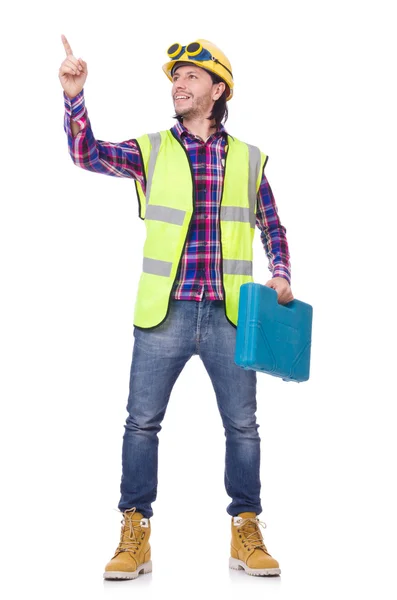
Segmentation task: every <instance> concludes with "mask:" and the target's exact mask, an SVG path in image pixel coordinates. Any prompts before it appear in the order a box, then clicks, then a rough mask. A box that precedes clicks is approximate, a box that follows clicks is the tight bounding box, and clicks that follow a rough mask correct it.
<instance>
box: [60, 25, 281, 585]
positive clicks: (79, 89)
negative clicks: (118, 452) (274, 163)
mask: <svg viewBox="0 0 397 600" xmlns="http://www.w3.org/2000/svg"><path fill="white" fill-rule="evenodd" d="M62 41H63V44H64V48H65V50H66V59H65V60H64V61H63V63H62V65H61V68H60V70H59V78H60V81H61V84H62V87H63V90H64V102H65V121H64V127H65V131H66V133H67V135H68V145H69V151H70V155H71V157H72V160H73V162H74V163H75V164H76V165H78V166H80V167H82V168H83V169H87V170H90V171H94V172H97V173H104V174H106V175H112V176H116V177H130V178H132V179H134V181H135V185H136V191H137V195H138V204H139V216H140V218H141V219H143V220H144V221H145V225H146V228H147V237H146V242H145V245H144V249H143V270H142V274H141V278H140V281H139V286H138V293H137V298H136V303H135V314H134V338H135V340H134V348H133V356H132V364H131V373H130V391H129V397H128V403H127V411H128V418H127V420H126V424H125V434H124V438H123V448H122V477H121V486H120V491H121V498H120V501H119V504H118V509H119V510H120V512H122V513H123V520H122V521H121V523H122V528H121V537H120V543H119V545H118V547H117V549H116V551H115V554H114V556H113V557H112V559H111V560H110V561H109V562H108V564H107V565H106V567H105V573H104V577H105V578H106V579H133V578H136V577H138V575H139V574H140V573H147V572H150V571H151V569H152V562H151V549H150V544H149V537H150V532H151V524H150V518H151V517H152V516H153V509H152V503H153V502H154V500H155V499H156V495H157V465H158V442H159V440H158V432H159V431H160V429H161V422H162V420H163V418H164V415H165V411H166V408H167V404H168V400H169V397H170V394H171V391H172V388H173V386H174V384H175V381H176V380H177V378H178V376H179V374H180V373H181V371H182V369H183V367H184V365H185V364H186V362H187V361H188V360H189V359H190V358H191V357H192V356H193V355H194V354H197V355H199V356H200V358H201V360H202V361H203V363H204V366H205V368H206V370H207V372H208V374H209V376H210V378H211V381H212V384H213V387H214V391H215V394H216V399H217V404H218V408H219V411H220V415H221V417H222V422H223V425H224V429H225V435H226V455H225V488H226V492H227V493H228V495H229V496H230V497H231V498H232V502H231V503H230V504H229V505H228V506H227V509H226V510H227V513H228V514H229V515H230V516H231V556H230V558H229V566H230V567H231V568H234V569H239V568H243V569H244V570H245V572H246V573H248V574H251V575H278V574H279V573H280V568H279V563H278V562H277V560H275V559H274V558H273V557H272V556H271V555H270V554H269V552H268V551H267V548H266V546H265V544H264V541H263V537H262V533H261V531H260V528H259V525H260V524H261V521H259V519H258V518H257V515H258V514H260V513H261V511H262V506H261V500H260V488H261V482H260V437H259V435H258V431H257V430H258V427H259V425H258V424H257V422H256V415H255V412H256V408H257V405H256V372H255V371H253V370H245V369H242V368H241V367H239V366H237V365H236V364H235V362H234V352H235V341H236V325H237V311H238V297H239V296H238V295H239V289H240V286H241V285H242V284H243V283H245V282H249V281H253V279H252V240H253V234H254V230H255V224H256V225H257V226H258V228H259V229H260V230H261V240H262V242H263V245H264V248H265V251H266V253H267V256H268V259H269V269H270V270H271V271H272V279H270V280H269V281H268V282H267V283H266V285H268V286H270V287H272V288H274V289H275V290H276V291H277V294H278V301H279V302H280V303H282V304H286V303H288V302H290V301H291V300H293V295H292V292H291V288H290V279H291V271H290V262H289V250H288V243H287V239H286V229H285V228H284V227H283V226H282V225H281V223H280V220H279V217H278V211H277V207H276V204H275V201H274V197H273V194H272V191H271V188H270V186H269V184H268V182H267V179H266V176H265V174H264V167H265V164H266V161H267V156H266V155H265V154H263V153H262V152H261V151H260V150H259V149H258V148H256V147H254V146H250V145H248V144H245V143H244V142H241V141H240V140H237V139H236V138H234V137H233V136H231V135H229V134H228V133H227V132H226V129H225V127H224V125H223V124H222V121H226V119H227V113H228V110H227V105H226V103H227V101H229V100H230V99H231V98H232V96H233V88H234V82H233V74H232V67H231V65H230V62H229V60H228V59H227V57H226V56H225V55H224V54H223V52H221V50H220V49H219V48H217V47H216V46H215V45H214V44H212V43H211V42H209V41H208V40H204V39H199V40H196V41H195V42H192V43H191V44H188V45H187V46H181V45H180V44H173V45H172V46H170V48H169V49H168V56H169V61H168V62H167V63H166V64H165V65H163V70H164V72H165V74H166V75H167V77H168V78H169V79H170V81H171V82H172V99H173V102H174V107H175V118H176V119H177V123H176V124H175V125H174V126H173V127H172V128H171V129H170V130H166V131H161V132H158V133H155V134H149V135H143V136H141V137H140V138H137V139H130V140H127V141H125V142H122V143H119V144H115V143H111V142H104V141H102V140H96V139H95V138H94V135H93V132H92V129H91V124H90V121H89V118H88V113H87V109H86V107H85V103H84V93H83V86H84V83H85V80H86V78H87V74H88V71H87V63H86V62H85V61H83V60H82V59H77V58H75V57H74V56H73V54H72V50H71V48H70V45H69V43H68V42H67V40H66V38H65V36H62Z"/></svg>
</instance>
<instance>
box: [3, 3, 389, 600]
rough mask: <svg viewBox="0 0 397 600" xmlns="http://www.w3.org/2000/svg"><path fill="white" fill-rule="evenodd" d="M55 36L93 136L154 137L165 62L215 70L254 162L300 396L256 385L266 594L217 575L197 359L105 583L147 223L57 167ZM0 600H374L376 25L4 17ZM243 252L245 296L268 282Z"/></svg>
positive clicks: (294, 18) (213, 498) (76, 10)
mask: <svg viewBox="0 0 397 600" xmlns="http://www.w3.org/2000/svg"><path fill="white" fill-rule="evenodd" d="M62 33H64V34H65V35H66V36H67V38H68V40H69V42H70V44H71V46H72V50H73V53H74V54H75V56H76V57H82V58H83V59H84V60H85V61H87V63H88V79H87V82H86V84H85V88H84V89H85V98H86V105H87V109H88V113H89V116H90V119H91V123H92V127H93V131H94V135H95V136H96V137H97V138H98V139H102V140H108V141H113V142H120V141H123V140H126V139H130V138H133V137H137V136H139V135H141V134H143V133H147V132H151V131H157V130H159V129H166V128H168V127H172V125H173V124H174V123H175V121H174V120H173V119H172V115H173V114H174V113H173V105H172V101H171V93H170V92H171V84H170V82H169V81H168V79H167V78H166V77H165V75H164V73H163V72H162V70H161V66H162V64H163V63H164V62H166V60H167V55H166V49H167V47H168V46H169V45H170V44H171V43H173V42H176V41H179V42H180V43H182V44H187V43H188V42H190V41H192V40H194V39H196V38H198V37H203V38H206V39H209V40H211V41H213V42H214V43H215V44H217V45H218V46H219V47H220V48H222V50H223V51H224V52H225V54H226V55H227V56H228V57H229V59H230V61H231V64H232V68H233V73H234V77H235V96H234V98H233V99H232V100H231V102H230V103H229V110H230V116H229V120H228V122H227V123H226V127H227V130H228V131H229V132H230V133H231V134H232V135H235V136H237V137H239V138H241V139H243V140H244V141H247V142H249V143H251V144H256V145H259V146H260V147H261V149H262V150H263V152H265V153H266V154H268V155H269V162H268V164H267V167H266V173H267V176H268V179H269V182H270V184H271V186H272V189H273V192H274V195H275V198H276V202H277V205H278V209H279V215H280V218H281V221H282V223H283V224H284V225H285V227H286V229H287V238H288V242H289V246H290V252H291V263H292V291H293V293H294V296H295V298H298V299H300V300H303V301H305V302H308V303H310V304H312V305H313V310H314V313H313V338H312V360H311V377H310V379H309V381H307V382H304V383H300V384H296V383H286V382H283V381H282V380H281V379H277V378H272V377H271V376H268V375H265V374H258V411H257V419H258V423H259V424H260V428H259V433H260V436H261V439H262V442H261V449H262V454H261V456H262V462H261V480H262V504H263V512H262V513H261V515H260V519H261V520H262V521H264V522H266V523H267V528H266V529H265V530H262V531H263V534H264V539H265V542H266V544H267V546H268V549H269V551H270V553H271V554H272V555H273V556H274V557H275V558H277V560H278V561H279V562H280V567H281V571H282V574H281V577H280V578H263V577H262V578H257V577H249V576H247V575H246V574H245V573H244V572H243V571H239V572H237V571H231V570H230V569H229V568H228V558H229V547H230V517H229V515H228V514H227V513H226V506H227V505H228V504H229V503H230V501H231V499H230V498H229V497H228V496H227V495H226V492H225V489H224V484H223V470H224V446H225V438H224V431H223V427H222V424H221V419H220V415H219V413H218V410H217V406H216V400H215V394H214V391H213V389H212V386H211V383H210V380H209V377H208V375H207V373H206V371H205V369H204V366H203V364H202V363H201V362H200V359H199V357H198V356H195V357H193V358H192V359H191V360H190V362H189V363H188V364H187V365H186V367H185V369H184V370H183V372H182V374H181V375H180V377H179V379H178V380H177V383H176V385H175V387H174V390H173V392H172V395H171V399H170V403H169V406H168V410H167V413H166V416H165V419H164V421H163V428H162V431H161V432H160V434H159V439H160V447H159V485H158V497H157V500H156V502H155V503H154V505H153V511H154V516H153V517H152V519H151V522H152V537H151V545H152V561H153V572H152V574H148V575H143V576H140V577H139V579H137V580H135V581H130V582H104V581H103V580H102V573H103V569H104V566H105V564H106V563H107V562H108V561H109V560H110V558H111V557H112V555H113V552H114V550H115V548H116V546H117V544H118V541H119V534H120V520H121V516H120V513H118V512H117V503H118V501H119V486H120V477H121V447H122V435H123V432H124V422H125V418H126V416H127V412H126V402H127V396H128V382H129V369H130V361H131V354H132V346H133V318H132V317H133V308H134V301H135V294H136V289H137V283H138V279H139V275H140V271H141V263H142V246H143V242H144V237H145V227H144V223H143V222H142V221H140V220H139V218H138V204H137V199H136V195H135V190H134V184H133V182H132V180H128V179H118V178H114V177H106V176H104V175H99V174H95V173H90V172H88V171H84V170H82V169H79V168H77V167H75V166H74V165H73V163H72V161H71V159H70V157H69V154H68V148H67V139H66V135H65V133H64V130H63V111H64V108H63V95H62V88H61V85H60V82H59V79H58V69H59V66H60V64H61V62H62V61H63V60H64V57H65V53H64V49H63V45H62V42H61V34H62ZM0 37H1V58H2V60H1V82H2V94H1V103H2V106H1V115H2V119H1V153H2V156H1V167H2V170H1V180H0V181H1V188H2V189H1V218H0V228H1V229H0V244H1V248H0V250H1V281H0V284H1V432H0V433H1V457H2V484H3V485H2V491H1V503H2V509H1V513H0V519H1V523H0V525H1V534H0V539H1V547H2V557H1V561H2V562H1V565H2V578H1V583H0V594H1V595H3V596H4V597H8V598H11V597H13V596H18V597H19V598H20V597H23V595H29V596H31V595H32V594H33V593H34V594H35V595H36V594H37V596H38V597H56V598H59V599H63V598H71V597H72V596H73V597H76V598H100V597H102V595H105V596H107V597H108V598H113V597H118V598H121V597H123V598H124V597H125V598H127V597H128V598H129V597H131V595H133V594H135V593H136V588H139V594H142V597H144V598H158V597H159V594H161V593H163V594H166V595H167V594H172V595H173V597H177V598H186V597H189V598H190V597H192V598H201V597H202V596H203V594H208V593H209V592H212V593H213V594H214V597H218V596H222V595H223V596H224V597H231V598H236V599H237V598H248V597H256V594H258V597H266V598H267V599H273V598H278V599H287V598H288V599H294V600H295V599H297V598H305V599H320V598H321V599H322V600H325V599H328V598H335V597H338V598H343V599H344V598H353V597H362V598H363V597H368V598H369V597H371V598H372V597H378V598H382V600H383V599H388V598H395V597H396V596H395V594H396V587H397V586H396V582H395V569H396V554H397V553H396V534H397V523H396V510H395V509H396V505H397V498H396V492H395V487H394V485H395V473H396V468H395V457H396V450H397V449H396V442H395V430H396V427H395V423H396V417H395V414H396V413H395V406H394V405H395V401H396V392H395V372H396V367H395V359H396V350H395V347H396V344H395V339H396V329H395V321H396V316H395V266H396V257H395V245H394V243H393V241H394V240H393V238H394V237H395V235H396V230H395V226H394V220H393V217H394V215H395V212H394V210H393V209H394V206H393V205H394V204H395V201H396V184H395V172H396V169H395V164H396V141H395V140H396V129H397V128H396V106H397V104H396V100H397V99H396V93H395V79H396V69H395V64H396V63H395V58H396V44H395V39H396V38H395V20H394V18H393V16H392V2H385V1H383V2H382V1H380V2H379V1H378V2H376V3H375V2H365V1H363V2H354V1H348V0H344V1H343V2H340V1H333V2H321V1H317V2H316V1H307V0H301V1H300V2H292V1H284V2H275V1H272V2H270V1H266V0H262V1H261V2H260V3H257V2H253V0H245V1H244V2H243V3H231V4H229V5H226V3H224V2H214V1H207V0H201V2H197V3H193V2H183V3H182V2H175V3H174V4H172V5H171V4H170V3H161V4H160V3H159V2H153V1H149V2H143V3H141V2H126V1H122V0H120V1H118V2H100V1H96V2H95V3H94V2H92V3H90V2H83V1H80V2H78V3H77V2H76V3H73V2H72V3H66V2H54V1H53V2H51V3H50V2H43V1H42V2H33V3H28V2H18V3H16V4H13V5H12V8H10V4H8V7H7V8H6V9H5V11H4V12H3V17H2V23H1V36H0ZM270 276H271V275H270V272H269V270H268V265H267V258H266V255H265V253H264V250H263V247H262V245H261V242H260V237H259V230H256V238H255V263H254V279H255V281H257V282H259V283H265V282H266V281H267V280H268V279H269V278H270Z"/></svg>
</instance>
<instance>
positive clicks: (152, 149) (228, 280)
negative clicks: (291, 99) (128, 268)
mask: <svg viewBox="0 0 397 600" xmlns="http://www.w3.org/2000/svg"><path fill="white" fill-rule="evenodd" d="M136 142H137V144H138V147H139V149H140V152H141V157H142V164H143V165H144V177H145V187H146V194H144V193H143V190H142V187H141V185H140V183H139V182H138V181H137V180H135V186H136V191H137V195H138V201H139V217H140V218H141V219H143V220H144V221H145V224H146V241H145V244H144V248H143V267H142V273H141V277H140V280H139V284H138V291H137V297H136V302H135V309H134V325H135V326H136V327H138V328H141V329H151V328H154V327H157V326H158V325H160V324H161V323H163V321H164V320H165V319H166V318H167V315H168V310H169V305H170V299H171V294H172V289H173V285H174V282H175V279H176V276H177V272H178V268H179V264H180V261H181V258H182V255H183V252H184V249H185V246H186V243H187V239H188V235H189V230H190V224H191V222H192V219H193V213H194V210H195V185H194V181H193V167H192V164H191V161H190V157H189V155H188V152H187V150H186V148H185V147H184V145H183V143H182V142H181V141H180V140H179V139H178V138H177V137H176V135H174V133H173V132H172V130H170V129H168V130H165V131H160V132H157V133H151V134H145V135H143V136H141V137H139V138H137V139H136ZM226 148H227V154H226V160H225V174H224V182H223V190H222V199H221V204H220V212H219V227H220V241H221V273H222V286H223V294H224V301H225V316H226V318H227V319H228V321H229V322H230V323H231V324H232V325H233V326H234V327H237V317H238V303H239V293H240V286H241V285H242V284H243V283H248V282H252V281H253V277H252V259H253V238H254V233H255V223H256V198H257V193H258V190H259V186H260V183H261V180H262V175H263V170H264V168H265V165H266V162H267V158H268V157H267V156H266V154H263V152H261V151H260V149H259V148H257V147H256V146H251V145H250V144H246V143H245V142H241V141H239V140H237V139H236V138H233V137H231V136H230V135H228V141H227V146H226Z"/></svg>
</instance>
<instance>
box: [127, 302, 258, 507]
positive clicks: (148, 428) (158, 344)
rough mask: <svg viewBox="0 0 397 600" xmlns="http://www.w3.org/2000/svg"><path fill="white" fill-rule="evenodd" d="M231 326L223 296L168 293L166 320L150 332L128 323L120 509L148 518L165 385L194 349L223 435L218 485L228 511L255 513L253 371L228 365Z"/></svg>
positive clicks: (166, 392)
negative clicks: (131, 342) (129, 350)
mask: <svg viewBox="0 0 397 600" xmlns="http://www.w3.org/2000/svg"><path fill="white" fill-rule="evenodd" d="M235 344H236V329H235V328H234V327H233V325H231V324H230V323H229V321H228V320H227V319H226V316H225V309H224V301H223V300H208V299H207V298H203V300H201V301H200V302H196V301H194V300H176V299H173V298H171V300H170V311H169V313H168V317H167V319H166V320H165V321H164V322H163V323H162V324H161V325H160V326H159V327H157V328H155V329H153V330H147V331H145V330H142V329H139V328H137V327H134V347H133V353H132V364H131V374H130V389H129V396H128V403H127V412H128V417H127V420H126V423H125V425H124V428H125V431H124V436H123V448H122V477H121V485H120V492H121V497H120V501H119V504H118V509H119V510H120V511H125V510H126V509H127V508H132V507H133V506H135V507H136V509H137V511H139V512H141V513H142V514H143V516H144V517H146V518H150V517H152V516H153V509H152V503H153V502H154V500H155V499H156V496H157V468H158V446H159V439H158V435H157V434H158V432H159V431H160V430H161V422H162V420H163V418H164V415H165V411H166V409H167V405H168V400H169V398H170V394H171V391H172V388H173V386H174V384H175V382H176V380H177V378H178V376H179V374H180V373H181V371H182V369H183V367H184V366H185V364H186V363H187V361H188V360H189V359H190V358H191V357H192V356H193V355H194V354H198V355H199V356H200V358H201V360H202V361H203V363H204V366H205V368H206V370H207V372H208V374H209V376H210V378H211V382H212V385H213V388H214V391H215V395H216V400H217V404H218V409H219V412H220V415H221V418H222V422H223V426H224V431H225V436H226V443H225V445H226V448H225V450H226V451H225V472H224V484H225V489H226V492H227V494H228V495H229V496H230V498H231V499H232V502H231V503H230V504H228V506H227V507H226V511H227V513H228V514H229V515H231V516H235V515H237V514H238V513H240V512H244V511H253V512H255V513H256V514H257V515H259V514H260V513H261V512H262V506H261V501H260V488H261V482H260V439H261V438H260V437H259V434H258V428H259V425H258V424H257V422H256V415H255V413H256V409H257V403H256V371H253V370H245V369H243V368H242V367H239V366H237V365H236V364H235V362H234V352H235Z"/></svg>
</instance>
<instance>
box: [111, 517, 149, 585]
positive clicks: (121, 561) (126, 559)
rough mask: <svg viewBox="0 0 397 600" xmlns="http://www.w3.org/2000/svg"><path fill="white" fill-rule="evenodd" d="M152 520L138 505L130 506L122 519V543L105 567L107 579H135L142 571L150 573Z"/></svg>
mask: <svg viewBox="0 0 397 600" xmlns="http://www.w3.org/2000/svg"><path fill="white" fill-rule="evenodd" d="M149 538H150V521H149V519H146V518H144V516H143V515H142V513H139V512H136V507H133V508H128V509H127V510H125V511H124V513H123V519H122V521H121V535H120V543H119V545H118V546H117V548H116V551H115V554H114V556H113V557H112V559H111V560H110V561H109V562H108V564H107V565H106V567H105V572H104V574H103V577H104V578H105V579H135V578H136V577H138V575H140V574H141V573H150V572H151V570H152V561H151V560H150V557H151V556H150V544H149Z"/></svg>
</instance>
